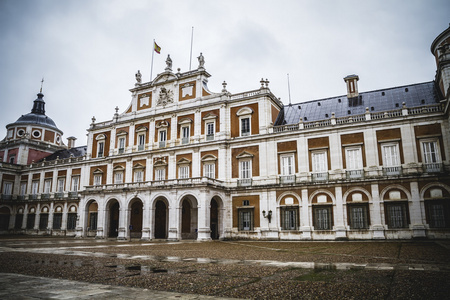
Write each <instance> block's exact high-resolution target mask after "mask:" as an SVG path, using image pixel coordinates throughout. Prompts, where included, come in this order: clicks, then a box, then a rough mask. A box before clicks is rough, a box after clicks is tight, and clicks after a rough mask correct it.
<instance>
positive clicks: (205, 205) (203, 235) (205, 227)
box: [197, 189, 211, 241]
mask: <svg viewBox="0 0 450 300" xmlns="http://www.w3.org/2000/svg"><path fill="white" fill-rule="evenodd" d="M208 199H209V194H208V190H207V189H201V190H200V194H199V197H198V199H197V201H198V205H197V211H198V213H197V228H198V231H197V232H198V234H197V240H198V241H209V240H211V223H210V222H211V220H210V213H209V212H210V208H211V204H210V203H209V201H208Z"/></svg>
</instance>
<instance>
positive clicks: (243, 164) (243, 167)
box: [239, 160, 252, 179]
mask: <svg viewBox="0 0 450 300" xmlns="http://www.w3.org/2000/svg"><path fill="white" fill-rule="evenodd" d="M251 165H252V164H251V161H250V160H241V161H240V162H239V167H240V172H239V173H240V178H242V179H249V178H251V177H252V173H251Z"/></svg>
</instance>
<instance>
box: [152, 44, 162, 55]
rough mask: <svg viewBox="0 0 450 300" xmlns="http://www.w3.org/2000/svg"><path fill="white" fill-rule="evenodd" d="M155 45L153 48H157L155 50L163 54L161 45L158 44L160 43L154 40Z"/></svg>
mask: <svg viewBox="0 0 450 300" xmlns="http://www.w3.org/2000/svg"><path fill="white" fill-rule="evenodd" d="M153 43H154V44H155V45H154V46H153V48H155V52H156V53H158V54H161V47H160V46H158V44H156V42H153Z"/></svg>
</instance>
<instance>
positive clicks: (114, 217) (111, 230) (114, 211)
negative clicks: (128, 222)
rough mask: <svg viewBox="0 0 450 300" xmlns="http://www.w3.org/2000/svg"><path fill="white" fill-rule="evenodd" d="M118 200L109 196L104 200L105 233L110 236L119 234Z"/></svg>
mask: <svg viewBox="0 0 450 300" xmlns="http://www.w3.org/2000/svg"><path fill="white" fill-rule="evenodd" d="M120 207H121V205H120V201H119V200H118V199H117V198H114V197H111V198H109V199H108V200H107V201H106V202H105V217H106V233H107V236H108V237H110V238H117V237H118V236H119V224H120Z"/></svg>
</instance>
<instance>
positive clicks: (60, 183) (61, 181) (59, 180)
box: [58, 178, 65, 193]
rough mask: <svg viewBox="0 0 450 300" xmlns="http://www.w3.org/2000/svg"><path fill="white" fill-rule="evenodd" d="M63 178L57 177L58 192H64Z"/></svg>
mask: <svg viewBox="0 0 450 300" xmlns="http://www.w3.org/2000/svg"><path fill="white" fill-rule="evenodd" d="M64 182H65V180H64V178H60V179H58V193H62V192H64Z"/></svg>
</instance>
